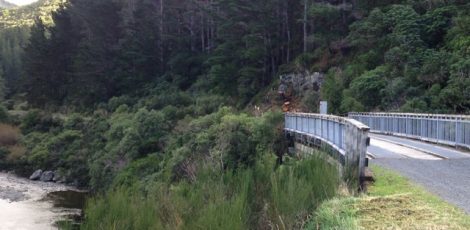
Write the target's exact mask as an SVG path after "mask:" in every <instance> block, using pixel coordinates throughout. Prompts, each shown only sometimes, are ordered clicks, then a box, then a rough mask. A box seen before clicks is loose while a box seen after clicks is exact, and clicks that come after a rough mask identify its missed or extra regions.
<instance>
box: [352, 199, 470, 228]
mask: <svg viewBox="0 0 470 230" xmlns="http://www.w3.org/2000/svg"><path fill="white" fill-rule="evenodd" d="M355 208H356V209H357V210H358V213H357V215H358V216H359V217H360V218H359V219H360V220H359V225H360V226H361V227H362V228H363V229H468V228H467V227H468V226H462V225H461V224H460V223H459V221H458V220H457V219H456V218H455V216H454V215H448V213H447V212H442V210H439V209H436V208H434V207H432V205H429V204H427V203H426V202H423V201H421V200H417V199H416V198H415V197H413V196H412V195H410V194H400V195H392V196H385V197H367V198H364V199H361V200H360V201H359V202H358V203H357V204H356V205H355Z"/></svg>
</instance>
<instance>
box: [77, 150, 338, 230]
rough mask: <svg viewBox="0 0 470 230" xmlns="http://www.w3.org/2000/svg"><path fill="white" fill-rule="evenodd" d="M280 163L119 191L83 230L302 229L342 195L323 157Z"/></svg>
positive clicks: (96, 206) (99, 201) (95, 209)
mask: <svg viewBox="0 0 470 230" xmlns="http://www.w3.org/2000/svg"><path fill="white" fill-rule="evenodd" d="M274 164H275V163H274V159H272V158H264V159H260V160H259V161H258V162H257V164H256V166H254V167H253V168H252V169H240V170H238V171H237V172H232V171H226V172H225V173H222V174H220V173H219V172H218V171H217V170H215V171H214V169H206V170H204V171H203V172H201V174H200V175H199V176H198V180H197V181H195V182H193V183H188V182H186V181H182V182H180V183H177V184H173V185H167V184H164V183H156V184H154V185H153V186H150V188H148V189H146V190H145V192H142V190H139V189H138V186H131V187H127V188H124V187H117V188H116V189H113V190H111V191H110V192H109V193H108V194H109V195H107V196H105V197H98V198H95V199H92V200H90V201H89V203H88V205H87V207H88V208H87V209H86V213H85V214H86V216H87V219H86V221H85V223H84V224H83V228H84V229H96V228H100V229H130V228H131V229H134V228H138V229H153V228H155V227H156V228H179V229H207V228H215V229H219V228H228V229H247V228H259V227H262V226H266V225H267V224H270V225H273V226H278V227H280V228H296V227H299V226H300V223H301V222H302V221H304V220H305V219H306V218H307V215H308V213H310V212H311V211H312V210H314V209H315V207H317V206H318V205H319V203H320V202H322V201H323V200H325V199H328V198H330V197H331V196H332V195H334V194H335V193H336V188H337V186H338V184H337V183H338V175H337V171H336V168H335V167H334V166H332V165H328V164H327V163H326V162H325V161H324V159H322V158H319V157H312V158H309V159H305V160H303V161H294V162H291V164H290V165H285V166H282V167H281V168H278V169H273V166H274ZM266 207H269V208H266ZM124 210H125V211H124Z"/></svg>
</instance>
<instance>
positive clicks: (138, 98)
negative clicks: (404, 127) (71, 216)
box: [0, 0, 470, 229]
mask: <svg viewBox="0 0 470 230" xmlns="http://www.w3.org/2000/svg"><path fill="white" fill-rule="evenodd" d="M57 9H58V10H57V11H55V12H54V13H53V14H52V16H51V19H52V21H53V23H49V22H48V21H47V20H44V18H41V17H40V18H37V19H36V20H35V23H34V25H32V27H31V28H30V29H29V28H28V30H25V31H23V30H21V29H18V28H17V27H15V28H8V29H4V30H3V32H2V33H7V32H5V31H10V30H15V31H16V32H15V33H18V34H22V33H25V34H27V37H29V38H28V39H17V38H11V37H9V35H1V36H0V37H4V38H3V39H4V40H2V46H5V47H6V48H3V50H5V51H3V52H4V53H5V54H4V56H2V64H3V65H4V70H3V71H4V74H5V76H10V77H6V78H5V79H6V82H7V83H6V88H7V89H9V92H11V93H9V94H7V97H12V96H17V95H25V97H24V98H25V100H26V101H27V103H28V104H29V108H28V111H27V114H26V115H25V116H23V117H14V116H13V117H12V116H7V114H6V113H5V112H4V113H0V114H3V115H2V116H0V117H1V119H3V121H4V122H7V123H10V124H13V125H19V127H20V128H21V132H22V134H23V135H22V137H21V138H20V139H19V140H18V142H17V143H15V144H12V145H9V146H4V147H2V151H1V154H0V163H3V164H4V165H7V166H8V167H13V168H15V167H16V168H21V169H22V170H23V171H27V172H32V171H34V170H35V169H37V168H42V169H50V170H56V172H58V174H61V175H62V176H64V177H65V178H67V181H68V182H70V183H72V182H74V184H78V185H81V186H86V187H89V188H90V189H91V190H93V191H96V192H102V194H105V195H104V196H102V197H97V198H96V199H93V200H91V201H90V204H89V206H88V209H87V210H86V213H87V215H86V218H87V219H86V220H85V224H84V225H83V227H84V228H90V229H92V228H94V227H96V226H97V225H99V224H100V223H102V224H103V225H102V226H103V228H106V227H107V226H111V225H113V224H115V223H117V221H118V220H119V221H120V223H125V224H123V225H119V226H120V227H122V228H123V229H132V228H134V229H145V226H147V227H148V226H160V227H161V228H165V227H172V226H179V227H180V228H190V229H191V228H194V227H197V226H199V227H201V226H212V227H214V226H219V227H220V228H222V227H223V224H224V223H231V224H232V225H231V226H239V228H240V229H247V228H262V227H263V226H281V225H282V226H284V227H285V228H295V227H298V226H301V225H302V223H304V221H305V220H306V219H308V218H309V217H310V216H311V213H312V212H313V211H314V210H315V207H317V205H318V204H319V203H320V202H321V201H322V200H324V199H326V198H329V197H331V196H332V195H334V194H335V191H336V189H337V187H338V186H337V185H338V178H337V177H338V175H336V173H335V170H333V169H332V168H330V167H329V166H325V165H323V164H321V162H320V161H318V159H312V160H311V161H306V162H298V161H296V160H294V159H292V158H289V157H287V160H286V159H285V158H286V156H284V154H285V153H286V146H285V143H284V142H283V140H284V138H283V135H282V114H281V113H279V112H278V110H279V109H278V106H277V105H279V106H280V105H281V104H282V103H283V101H281V100H280V99H276V98H275V97H276V93H277V92H276V91H277V87H278V85H279V81H278V76H279V75H281V74H290V73H296V74H300V75H302V74H306V73H308V72H321V73H325V75H326V78H325V81H324V82H323V85H322V87H321V89H320V91H319V92H310V93H308V94H302V95H300V94H294V95H293V99H294V100H296V101H301V103H305V104H306V105H308V106H304V107H305V108H307V109H309V110H312V111H313V110H314V109H315V108H314V106H315V105H316V104H317V102H318V101H319V100H328V101H329V102H330V112H331V113H336V114H343V113H346V112H349V111H379V110H389V111H390V110H393V111H415V112H440V113H469V109H470V77H469V73H470V62H469V60H470V58H469V55H470V53H469V52H470V27H469V26H468V25H470V16H469V15H470V13H469V12H470V4H469V3H467V1H464V0H460V1H459V0H452V1H440V0H436V1H427V0H413V1H408V0H386V1H335V0H330V1H314V0H304V1H280V0H261V1H248V0H241V1H240V0H236V1H235V0H204V1H203V0H200V1H199V0H198V1H184V0H170V1H164V0H160V1H151V0H135V1H124V0H101V1H95V0H70V1H68V2H67V3H65V4H64V5H62V6H61V7H58V8H57ZM17 15H21V14H20V13H17ZM24 18H29V19H28V20H32V19H33V18H34V17H33V18H30V17H24ZM20 21H21V20H20ZM25 24H28V23H25ZM8 33H9V32H8ZM8 33H7V34H8ZM19 37H22V38H24V37H26V36H24V37H23V36H19ZM12 40H15V42H9V41H12ZM4 41H5V42H4ZM5 44H20V45H18V46H8V45H5ZM11 47H13V48H11ZM10 49H12V50H21V52H17V51H11V53H21V55H17V56H15V58H9V57H12V55H11V54H9V52H10V51H9V50H10ZM8 60H10V61H11V62H12V63H10V64H6V63H7V62H8ZM12 60H19V61H17V62H16V61H12ZM15 63H16V64H15ZM5 66H16V67H15V68H11V69H10V70H8V68H6V67H5ZM10 71H13V72H12V73H10ZM15 76H16V77H15ZM271 103H274V104H275V105H276V106H274V107H273V108H272V110H270V111H268V110H265V109H264V108H266V107H268V106H264V107H263V106H262V108H263V109H262V110H253V109H252V108H253V105H267V104H271ZM5 104H6V106H7V107H8V108H9V109H11V108H14V107H15V106H14V105H9V103H5ZM310 105H313V106H310ZM283 157H284V158H283ZM283 160H284V161H283ZM281 162H283V164H281ZM322 167H325V168H322ZM319 169H321V170H319ZM325 172H327V173H325ZM284 178H285V179H284ZM311 181H315V182H314V183H317V184H308V183H310V182H311ZM306 184H308V186H306ZM304 186H305V187H304ZM316 188H324V189H325V190H322V191H319V190H316ZM293 191H295V192H298V193H294V192H293ZM248 194H249V195H248ZM281 194H282V195H281ZM154 204H155V205H154ZM203 204H206V205H204V206H203ZM110 207H112V208H110ZM194 207H202V208H200V209H194ZM110 210H113V211H114V212H110ZM120 210H125V211H126V212H120ZM127 211H129V212H132V213H133V214H132V215H128V212H127Z"/></svg>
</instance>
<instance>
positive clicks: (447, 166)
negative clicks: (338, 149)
mask: <svg viewBox="0 0 470 230" xmlns="http://www.w3.org/2000/svg"><path fill="white" fill-rule="evenodd" d="M369 136H370V137H371V145H370V146H369V147H368V151H369V152H370V153H372V154H374V156H375V157H376V158H375V159H373V160H371V164H377V165H380V166H383V167H386V168H389V169H392V170H394V171H396V172H398V173H400V174H402V175H403V176H406V177H408V178H409V179H411V180H412V181H414V182H415V183H418V184H420V185H421V186H423V187H425V188H426V189H427V190H428V191H430V192H432V193H434V194H436V195H438V196H440V197H441V198H442V199H444V200H446V201H447V202H449V203H451V204H454V205H456V206H458V207H460V208H462V209H463V210H464V211H465V212H467V213H468V214H470V192H469V191H470V153H468V152H464V151H459V150H456V149H452V148H448V147H443V146H438V145H435V144H430V143H426V142H421V141H415V140H410V139H407V138H401V137H393V136H386V135H376V134H370V135H369ZM384 140H386V141H391V142H388V144H386V145H384V144H383V143H380V141H382V142H386V141H384ZM405 146H411V147H412V148H407V147H405ZM417 149H422V150H424V151H426V152H433V153H435V154H439V155H442V156H445V157H446V158H447V159H443V158H437V157H435V156H433V155H430V154H428V155H429V157H430V158H428V159H427V158H423V157H421V156H422V154H427V153H426V152H421V154H418V155H416V153H414V152H419V151H418V150H417Z"/></svg>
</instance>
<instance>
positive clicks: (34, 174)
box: [29, 169, 42, 180]
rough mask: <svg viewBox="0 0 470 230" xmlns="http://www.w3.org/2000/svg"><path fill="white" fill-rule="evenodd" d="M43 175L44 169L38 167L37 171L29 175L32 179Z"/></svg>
mask: <svg viewBox="0 0 470 230" xmlns="http://www.w3.org/2000/svg"><path fill="white" fill-rule="evenodd" d="M41 176H42V170H41V169H38V170H36V171H34V173H33V174H31V176H30V177H29V179H30V180H39V179H40V178H41Z"/></svg>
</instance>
